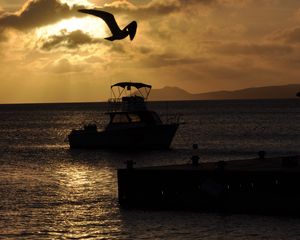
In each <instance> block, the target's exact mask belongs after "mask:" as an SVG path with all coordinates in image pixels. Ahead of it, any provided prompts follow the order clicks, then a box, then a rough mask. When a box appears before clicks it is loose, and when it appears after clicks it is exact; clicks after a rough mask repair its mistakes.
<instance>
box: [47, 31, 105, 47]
mask: <svg viewBox="0 0 300 240" xmlns="http://www.w3.org/2000/svg"><path fill="white" fill-rule="evenodd" d="M42 42H43V43H42V46H41V49H42V50H46V51H50V50H52V49H55V48H59V47H65V48H69V49H75V48H78V47H79V46H80V45H84V44H92V43H98V42H99V39H94V38H92V37H91V36H90V35H88V34H86V33H84V32H82V31H81V30H76V31H73V32H67V31H66V30H62V31H60V34H59V35H53V36H51V37H49V38H48V39H46V40H42Z"/></svg>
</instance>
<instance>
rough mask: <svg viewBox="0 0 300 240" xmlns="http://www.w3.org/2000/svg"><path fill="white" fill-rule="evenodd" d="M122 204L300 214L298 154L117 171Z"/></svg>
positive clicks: (135, 206) (130, 165)
mask: <svg viewBox="0 0 300 240" xmlns="http://www.w3.org/2000/svg"><path fill="white" fill-rule="evenodd" d="M118 197H119V203H120V205H121V206H122V207H124V208H140V209H152V210H197V211H216V212H230V213H231V212H233V213H235V212H236V213H263V214H275V215H281V214H284V215H300V156H289V157H277V158H264V154H263V153H261V154H260V157H259V158H257V159H247V160H232V161H219V162H210V163H197V162H193V164H184V165H170V166H154V167H141V168H134V167H133V165H132V163H129V164H128V167H127V168H126V169H118Z"/></svg>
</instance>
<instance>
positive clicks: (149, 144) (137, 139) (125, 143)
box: [68, 123, 179, 149]
mask: <svg viewBox="0 0 300 240" xmlns="http://www.w3.org/2000/svg"><path fill="white" fill-rule="evenodd" d="M178 126H179V124H178V123H173V124H159V125H150V126H135V127H128V128H124V129H122V128H120V129H111V130H105V131H86V130H72V132H71V133H70V134H69V135H68V139H69V143H70V147H71V148H114V149H168V148H169V147H170V145H171V142H172V139H173V137H174V135H175V133H176V131H177V128H178Z"/></svg>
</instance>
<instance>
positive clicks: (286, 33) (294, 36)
mask: <svg viewBox="0 0 300 240" xmlns="http://www.w3.org/2000/svg"><path fill="white" fill-rule="evenodd" d="M270 38H271V39H273V40H279V41H283V42H286V43H300V27H298V26H297V27H293V28H289V29H285V30H279V31H276V32H274V33H273V34H272V35H271V36H270Z"/></svg>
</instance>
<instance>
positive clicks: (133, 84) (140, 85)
mask: <svg viewBox="0 0 300 240" xmlns="http://www.w3.org/2000/svg"><path fill="white" fill-rule="evenodd" d="M113 87H121V88H127V89H128V90H129V89H130V87H135V88H136V89H140V88H143V87H144V88H151V87H152V86H151V85H148V84H144V83H139V82H119V83H116V84H114V85H112V86H111V88H113Z"/></svg>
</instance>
